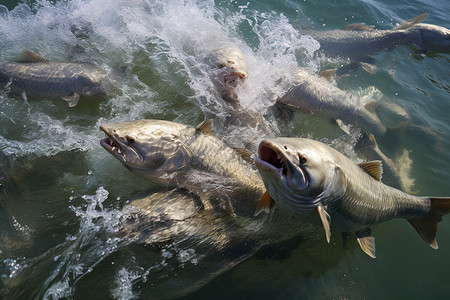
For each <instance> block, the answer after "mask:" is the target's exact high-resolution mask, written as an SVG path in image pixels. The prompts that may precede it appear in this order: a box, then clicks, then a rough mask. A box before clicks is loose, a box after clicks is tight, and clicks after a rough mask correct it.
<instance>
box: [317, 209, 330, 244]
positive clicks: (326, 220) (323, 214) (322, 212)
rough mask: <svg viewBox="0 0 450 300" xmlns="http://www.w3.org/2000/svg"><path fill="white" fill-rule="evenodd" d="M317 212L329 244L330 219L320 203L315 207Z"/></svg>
mask: <svg viewBox="0 0 450 300" xmlns="http://www.w3.org/2000/svg"><path fill="white" fill-rule="evenodd" d="M317 212H318V213H319V217H320V220H321V221H322V225H323V229H324V230H325V236H326V238H327V242H328V244H329V243H330V239H331V229H330V223H331V217H330V215H329V214H328V213H327V212H326V211H325V207H324V206H323V205H322V203H320V204H319V206H317Z"/></svg>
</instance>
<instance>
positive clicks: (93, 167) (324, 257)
mask: <svg viewBox="0 0 450 300" xmlns="http://www.w3.org/2000/svg"><path fill="white" fill-rule="evenodd" d="M25 3H27V4H23V2H20V3H19V4H18V3H17V2H16V1H6V2H4V1H2V3H1V4H2V5H0V41H1V43H0V60H1V61H13V60H14V59H15V58H16V57H17V56H18V54H19V53H20V52H21V51H22V50H23V49H30V50H32V51H35V52H37V53H39V54H41V55H43V56H44V57H46V58H47V59H49V60H51V61H65V62H91V63H94V64H95V65H97V66H100V67H103V68H106V69H108V70H111V71H114V72H115V71H117V72H119V73H120V74H122V75H123V77H124V79H123V82H121V83H120V85H118V86H117V88H118V89H119V93H118V94H117V95H116V96H114V97H110V98H109V99H107V100H103V101H101V100H98V101H96V100H94V101H82V100H83V99H82V100H81V101H80V103H79V104H78V105H77V106H76V107H73V108H69V107H68V105H67V103H66V102H65V101H63V100H62V99H54V100H40V101H37V100H33V99H26V98H24V97H22V96H14V95H10V94H8V93H7V92H6V91H3V90H2V91H0V107H1V109H0V172H1V173H0V179H1V181H0V183H1V185H0V278H1V282H0V297H1V298H5V299H33V298H37V299H41V298H47V299H59V298H75V299H81V298H83V299H97V298H98V299H105V298H114V299H132V298H139V299H148V298H152V297H156V298H160V297H165V296H167V297H171V296H173V295H177V296H180V295H184V294H188V295H187V297H190V298H198V297H203V298H219V299H220V298H229V297H232V296H234V297H239V298H243V297H246V298H256V297H259V298H267V299H269V298H270V299H272V298H293V297H295V298H314V299H319V298H348V299H361V298H366V299H379V298H381V297H384V298H392V299H398V298H406V297H408V298H412V299H422V298H424V297H431V298H443V297H445V296H447V295H448V294H449V292H450V281H449V279H448V274H449V267H450V264H449V263H448V261H450V238H448V237H449V236H450V221H449V220H448V219H449V218H444V221H443V222H442V224H441V225H440V229H439V233H438V238H437V239H438V242H439V246H440V248H439V250H437V251H434V250H433V249H431V248H430V247H429V246H428V245H426V243H424V242H423V241H422V239H421V238H420V237H419V236H418V235H417V233H416V232H415V230H414V229H413V228H412V227H411V226H410V224H409V223H408V222H406V221H404V220H394V221H390V222H387V223H384V224H381V225H379V226H378V227H377V228H375V230H374V235H375V237H376V241H377V259H375V260H373V259H370V258H369V257H368V256H366V255H365V254H364V253H363V252H362V251H360V249H358V248H357V247H356V246H355V245H354V244H351V245H350V246H348V247H343V245H344V243H343V241H342V238H341V237H340V236H339V234H337V233H334V234H333V239H332V242H331V244H327V243H326V241H325V238H324V236H323V232H322V230H321V228H316V231H317V232H316V234H310V235H309V236H303V235H299V237H298V238H294V239H290V240H289V241H284V242H283V243H279V244H274V245H273V246H272V247H266V248H264V249H263V250H262V251H260V252H258V253H256V255H254V256H253V257H252V258H250V259H247V260H245V261H243V262H241V263H240V264H238V265H236V266H234V267H233V268H230V269H229V270H228V271H227V272H224V273H222V274H215V275H217V276H210V275H211V274H203V273H201V272H202V271H203V269H202V268H201V267H202V258H201V256H199V255H198V254H197V252H196V249H195V247H187V248H180V247H178V246H176V245H173V244H167V245H163V246H161V247H159V248H157V249H154V248H150V249H149V248H148V247H147V248H146V247H143V246H142V245H136V244H134V243H133V240H132V239H131V238H127V237H121V236H118V235H117V232H118V231H119V230H120V224H119V220H120V217H121V215H122V214H123V212H122V210H121V209H122V207H123V206H124V205H125V204H126V203H128V202H129V201H130V200H131V199H133V197H135V196H136V195H138V194H140V193H141V192H144V191H151V190H153V189H156V187H155V184H154V183H152V182H149V181H148V180H145V179H143V178H141V177H140V176H138V175H136V174H134V173H132V172H130V171H128V170H127V169H126V168H125V167H124V166H123V165H122V164H120V162H118V161H117V160H116V159H115V158H113V157H112V156H111V155H109V154H108V153H107V152H106V151H105V150H104V149H103V148H102V147H101V146H100V145H99V140H100V139H101V138H103V134H102V133H99V131H98V128H99V126H100V125H101V124H104V123H112V122H118V121H126V120H134V119H140V118H154V119H164V120H171V121H176V122H180V123H184V124H190V125H193V126H196V125H197V124H199V123H200V122H202V121H204V120H205V119H214V122H215V125H216V126H215V127H216V131H217V134H218V135H219V136H221V137H222V139H223V140H225V141H226V142H228V143H230V144H232V145H234V146H235V147H243V146H245V147H248V148H250V149H251V150H254V149H255V147H256V146H257V145H258V143H259V141H260V140H261V139H263V138H264V137H265V136H281V135H284V136H302V137H313V138H317V139H320V140H322V141H324V142H327V143H329V144H333V145H335V146H337V147H338V148H339V149H340V150H342V151H343V152H345V153H346V154H347V155H348V156H350V157H351V158H352V159H353V160H355V161H361V160H362V159H363V158H362V157H361V156H358V155H357V154H356V153H355V152H354V151H353V146H354V144H355V142H356V141H355V139H356V137H357V136H358V131H357V129H355V128H353V129H352V131H351V134H350V135H345V134H343V132H342V131H341V130H340V129H339V128H338V127H337V126H336V125H335V124H332V123H330V122H329V121H328V120H323V119H320V118H317V117H316V116H314V115H308V114H302V113H295V114H294V116H293V119H292V120H290V121H287V122H285V121H283V120H281V119H280V117H279V116H277V115H276V114H274V112H273V110H272V109H271V107H272V105H273V104H274V103H275V100H276V98H277V97H279V96H281V95H283V94H284V93H285V92H286V91H287V89H288V88H289V84H288V83H289V82H290V80H292V70H293V69H294V68H295V67H297V66H299V65H300V66H302V67H306V68H308V69H310V70H312V71H314V72H318V71H321V70H323V69H326V68H330V67H336V66H339V65H341V64H343V63H345V62H346V60H345V59H339V58H328V57H326V56H323V55H320V54H319V52H318V49H319V44H318V43H317V41H315V40H314V39H313V38H311V37H310V36H308V35H306V34H304V33H302V32H303V31H305V30H310V29H317V30H329V29H337V28H343V27H345V26H347V25H349V24H351V23H361V22H364V23H366V24H372V25H375V27H376V28H379V29H390V28H392V27H394V26H396V25H398V23H400V22H401V20H403V19H410V18H413V17H415V16H417V15H419V14H421V13H423V12H429V13H430V16H429V17H428V19H427V20H426V22H428V23H432V24H437V25H441V26H445V27H447V28H448V27H450V23H449V19H448V11H450V5H449V3H448V2H445V1H434V2H432V3H429V2H427V1H416V2H414V6H412V5H411V4H410V2H407V1H400V2H398V1H397V2H395V3H391V2H390V1H359V2H353V1H344V2H336V3H331V2H328V1H327V2H323V3H322V2H319V1H284V2H279V1H270V0H265V1H253V2H250V1H215V2H214V1H198V2H196V1H140V0H133V1H125V0H123V1H120V0H117V1H101V0H84V1H83V0H73V1H56V2H55V1H51V2H47V1H25ZM211 37H215V38H223V39H229V40H231V41H233V42H234V43H236V44H237V45H238V46H239V47H240V48H241V49H242V51H243V53H244V55H245V58H246V60H247V63H248V68H249V77H248V80H247V83H246V84H245V85H244V86H242V87H239V88H238V91H237V93H238V96H239V99H240V101H241V103H242V106H243V107H244V109H245V110H247V111H249V112H253V113H255V114H257V115H260V116H263V117H264V118H265V120H266V121H267V124H269V125H268V128H270V132H269V133H267V132H265V131H261V130H258V129H255V128H252V127H251V126H248V127H245V126H244V127H236V126H224V124H225V120H226V117H227V112H226V103H224V102H223V101H222V100H221V95H220V93H219V92H218V91H217V88H216V86H215V83H214V81H213V80H212V79H211V76H210V68H209V67H208V66H207V65H206V64H205V63H204V62H203V61H202V60H201V59H199V57H198V56H197V55H196V53H197V52H196V51H197V50H196V45H198V44H201V43H202V42H203V41H205V40H208V39H209V38H211ZM374 64H375V65H376V66H377V67H378V72H376V73H375V74H369V73H367V72H365V71H363V70H356V71H355V72H353V73H351V74H350V76H347V77H344V78H341V79H340V80H339V81H338V82H337V84H338V86H339V87H340V88H341V89H343V90H345V91H348V92H349V93H352V94H354V95H355V96H354V97H355V98H357V99H361V100H362V101H370V99H377V100H379V99H381V101H387V102H393V103H395V104H398V105H400V106H401V107H402V108H403V109H404V110H405V111H406V112H407V113H408V114H409V115H410V116H411V118H412V120H413V122H414V123H415V124H417V125H420V126H423V127H426V128H430V129H432V130H434V131H435V132H437V135H438V136H439V138H438V139H437V141H436V140H435V139H430V138H429V136H427V135H426V134H422V133H413V134H408V135H405V136H403V137H402V139H401V141H400V142H399V143H395V146H392V145H391V144H389V143H386V144H380V147H383V150H384V151H385V153H386V154H387V155H388V156H390V157H391V158H393V159H397V158H398V156H399V155H401V154H402V153H403V149H407V150H408V151H409V157H410V159H411V161H412V165H411V172H410V174H409V176H410V178H411V179H413V180H414V186H413V187H412V190H413V191H415V192H417V194H421V195H433V196H448V195H450V189H449V186H448V182H449V180H450V172H449V170H450V152H449V151H448V150H447V149H449V141H450V122H449V118H448V114H447V112H448V111H450V102H449V101H448V100H449V91H450V83H449V75H450V73H449V56H448V54H447V55H445V54H444V55H437V56H434V57H429V56H418V57H417V56H413V55H412V52H411V50H410V49H409V48H408V47H398V48H397V49H394V50H393V51H389V52H384V53H377V54H376V55H375V60H374ZM281 77H283V78H284V79H285V80H283V81H282V82H280V81H279V79H280V78H281ZM399 145H400V146H399ZM240 251H242V252H243V253H245V251H247V250H246V249H245V247H242V249H241V250H240ZM191 274H196V275H195V276H194V275H191ZM199 274H200V275H199ZM199 282H201V284H199ZM180 286H183V287H189V288H185V290H176V289H179V287H180Z"/></svg>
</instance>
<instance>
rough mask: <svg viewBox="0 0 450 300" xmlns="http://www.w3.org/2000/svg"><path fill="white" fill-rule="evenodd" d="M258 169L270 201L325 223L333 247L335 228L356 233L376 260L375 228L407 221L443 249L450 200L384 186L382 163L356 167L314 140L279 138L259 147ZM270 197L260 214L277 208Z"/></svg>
mask: <svg viewBox="0 0 450 300" xmlns="http://www.w3.org/2000/svg"><path fill="white" fill-rule="evenodd" d="M258 154H259V158H258V159H257V160H256V165H257V168H258V170H259V173H260V174H261V176H262V177H263V181H264V185H265V186H266V188H267V191H268V193H269V195H270V197H271V198H272V199H273V200H275V201H276V202H277V203H280V205H281V206H283V207H285V208H287V209H288V210H290V211H292V212H293V213H295V214H297V215H299V216H301V217H302V218H305V219H307V220H311V222H318V221H319V220H320V221H321V222H322V225H323V227H324V229H325V233H326V238H327V241H328V242H330V237H331V231H330V227H331V226H332V227H333V228H336V229H338V230H341V231H343V232H353V233H355V235H356V237H357V240H358V242H359V245H360V246H361V248H362V250H363V251H364V252H365V253H367V254H368V255H369V256H371V257H373V258H374V257H375V238H374V237H373V236H372V234H371V231H370V226H373V225H376V224H379V223H382V222H385V221H388V220H391V219H394V218H404V219H407V220H408V221H409V222H410V223H411V224H412V225H413V227H414V228H415V229H416V230H417V232H418V233H419V234H420V236H421V237H422V238H423V239H424V240H425V241H426V242H427V243H429V244H430V246H431V247H433V248H435V249H437V248H438V244H437V242H436V233H437V229H438V223H439V222H440V221H441V220H442V216H443V215H444V214H447V213H449V212H450V198H448V197H447V198H437V197H418V196H413V195H409V194H407V193H404V192H402V191H400V190H397V189H395V188H392V187H390V186H387V185H385V184H383V183H382V182H381V174H382V167H381V163H380V161H372V162H364V163H360V164H359V165H357V164H355V163H353V162H352V161H351V160H350V159H348V158H347V157H346V156H345V155H343V154H341V153H340V152H338V151H336V150H334V149H333V148H331V147H329V146H327V145H325V144H323V143H321V142H318V141H315V140H311V139H304V138H276V139H268V140H264V141H262V142H261V143H260V145H259V152H258ZM270 197H264V198H263V201H261V202H260V204H259V205H258V208H257V213H258V212H259V211H261V210H266V209H268V208H269V207H270V206H271V204H272V203H271V200H270Z"/></svg>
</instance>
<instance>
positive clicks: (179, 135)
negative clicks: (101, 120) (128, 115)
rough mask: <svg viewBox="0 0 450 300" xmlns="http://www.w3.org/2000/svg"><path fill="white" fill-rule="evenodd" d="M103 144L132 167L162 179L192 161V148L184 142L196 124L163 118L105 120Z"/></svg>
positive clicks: (135, 170) (146, 174)
mask: <svg viewBox="0 0 450 300" xmlns="http://www.w3.org/2000/svg"><path fill="white" fill-rule="evenodd" d="M100 130H101V131H103V132H104V133H105V134H106V138H104V139H102V140H101V141H100V144H101V145H102V146H103V148H105V149H106V151H108V152H109V153H111V154H112V155H113V156H114V157H116V158H117V159H118V160H119V161H120V162H122V163H123V164H124V165H125V166H126V167H127V168H129V169H130V170H132V171H134V172H136V173H139V174H142V175H145V176H146V177H150V178H154V179H158V178H159V179H161V180H163V179H164V178H165V177H167V176H169V177H168V178H171V176H170V175H171V174H174V173H175V172H178V171H181V170H182V169H183V168H185V167H186V166H187V165H189V163H190V162H191V161H192V152H191V151H190V149H189V148H188V147H187V146H186V145H185V144H184V143H183V140H184V139H185V138H188V135H189V134H190V133H192V132H193V131H194V129H193V128H191V127H189V126H186V125H183V124H179V123H175V122H169V121H162V120H135V121H128V122H121V123H116V124H105V125H102V126H100Z"/></svg>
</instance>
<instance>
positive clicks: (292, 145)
mask: <svg viewBox="0 0 450 300" xmlns="http://www.w3.org/2000/svg"><path fill="white" fill-rule="evenodd" d="M256 166H257V168H258V171H259V173H260V174H261V176H262V178H263V181H264V185H265V186H266V189H267V191H268V192H269V194H270V196H271V197H272V199H273V200H275V201H277V202H279V203H280V204H282V205H283V206H285V207H287V208H288V209H289V210H291V211H294V212H295V213H298V214H305V213H306V212H308V211H311V210H313V209H315V208H316V207H317V206H318V205H319V204H320V203H323V202H324V201H326V200H327V199H326V198H327V197H329V195H331V194H334V193H339V194H340V193H341V191H338V190H337V189H336V188H339V187H336V186H334V184H333V182H335V181H336V178H337V176H339V174H338V172H337V170H338V169H339V167H338V166H337V165H336V163H335V160H334V158H333V155H332V153H330V151H329V149H328V146H326V145H325V144H322V143H320V142H317V141H314V140H311V139H302V138H275V139H266V140H263V141H262V142H261V143H260V145H259V149H258V158H257V159H256Z"/></svg>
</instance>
